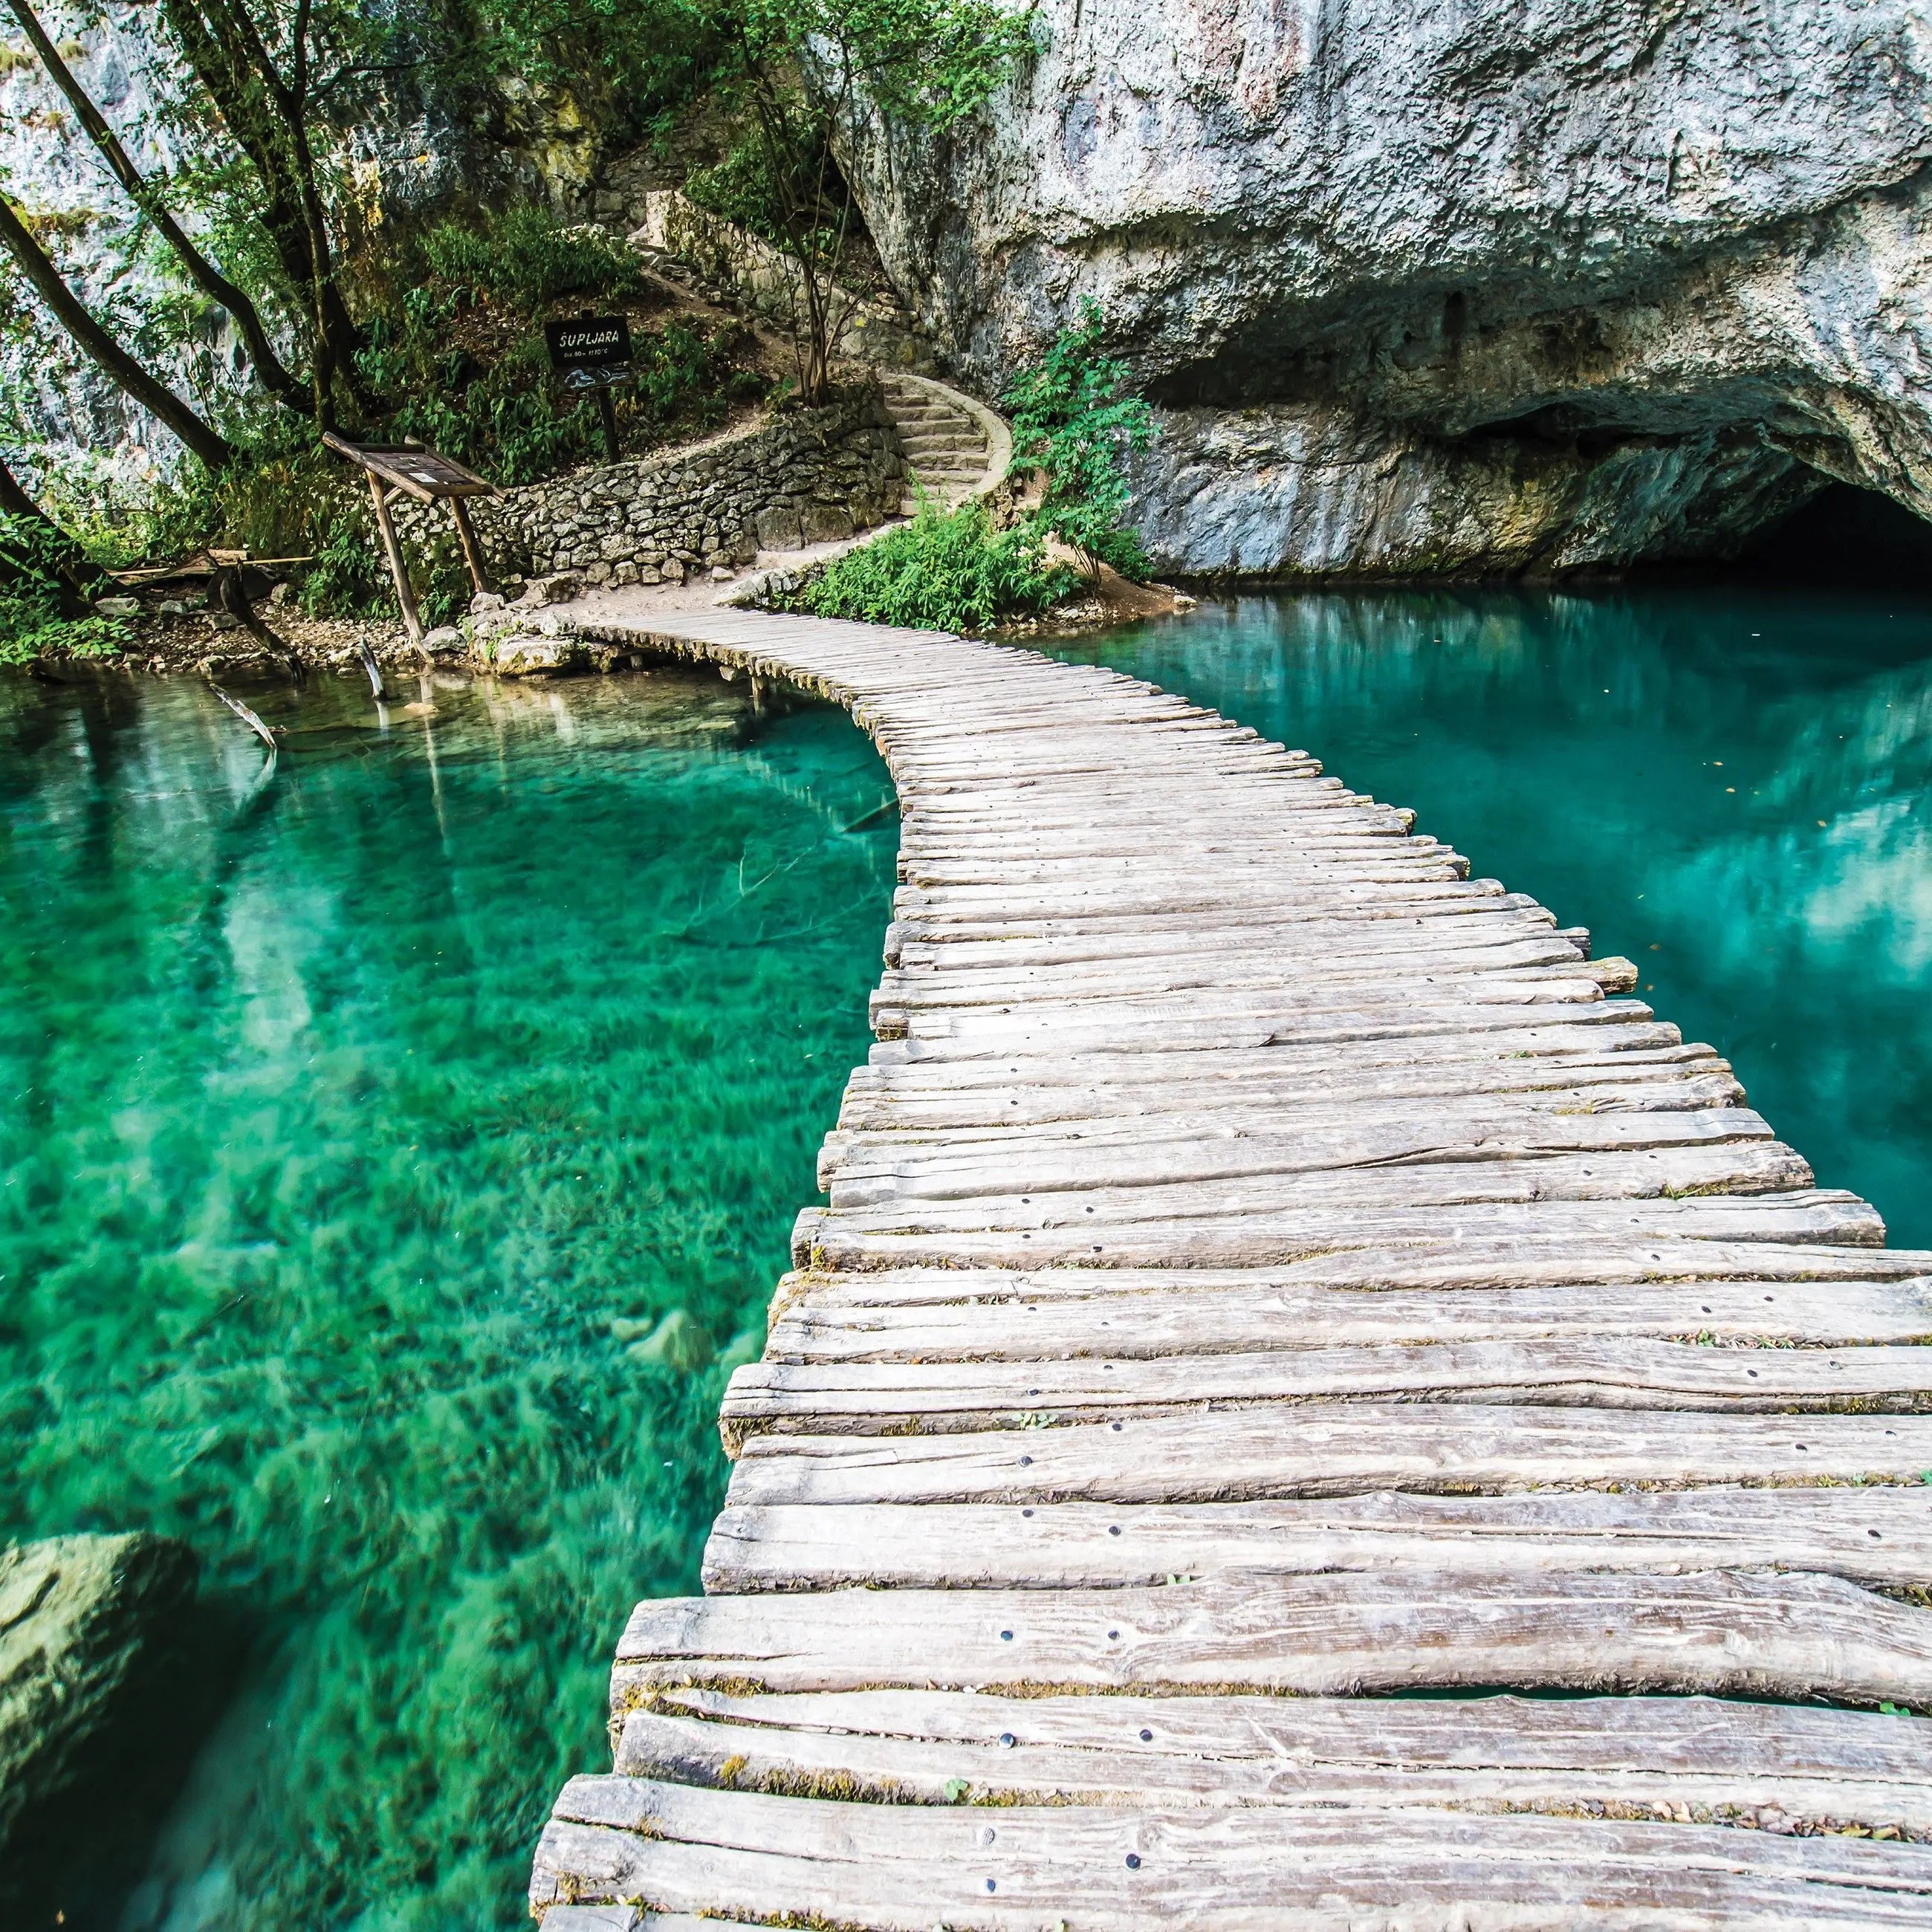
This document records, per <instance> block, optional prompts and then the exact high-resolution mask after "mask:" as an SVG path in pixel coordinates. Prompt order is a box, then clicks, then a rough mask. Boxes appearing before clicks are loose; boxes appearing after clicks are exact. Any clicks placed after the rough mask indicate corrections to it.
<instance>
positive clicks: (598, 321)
mask: <svg viewBox="0 0 1932 1932" xmlns="http://www.w3.org/2000/svg"><path fill="white" fill-rule="evenodd" d="M544 341H545V343H546V344H548V345H549V348H550V367H551V368H553V369H554V370H555V371H556V372H557V374H559V376H561V377H562V378H563V386H564V387H565V389H608V388H609V387H610V385H611V384H612V383H623V382H628V380H630V375H631V325H630V323H628V321H627V320H625V317H622V316H621V315H575V316H571V317H568V318H567V319H565V320H560V321H556V322H547V323H544Z"/></svg>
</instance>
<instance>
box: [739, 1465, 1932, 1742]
mask: <svg viewBox="0 0 1932 1932" xmlns="http://www.w3.org/2000/svg"><path fill="white" fill-rule="evenodd" d="M1412 1566H1413V1567H1415V1568H1422V1569H1436V1570H1442V1571H1455V1570H1467V1571H1481V1572H1487V1573H1489V1574H1500V1573H1502V1572H1505V1571H1526V1572H1532V1573H1535V1574H1547V1573H1549V1572H1551V1571H1560V1570H1631V1571H1671V1570H1707V1569H1715V1568H1730V1569H1754V1568H1763V1569H1791V1570H1802V1571H1814V1572H1817V1574H1821V1575H1827V1576H1834V1577H1843V1578H1844V1579H1845V1580H1846V1581H1847V1582H1849V1583H1863V1584H1867V1585H1870V1586H1879V1587H1882V1588H1886V1589H1900V1590H1915V1589H1921V1588H1923V1587H1924V1582H1925V1579H1926V1578H1927V1577H1928V1576H1932V1487H1927V1486H1926V1485H1924V1484H1917V1485H1914V1486H1912V1487H1905V1486H1903V1485H1891V1486H1885V1487H1878V1486H1874V1487H1870V1488H1864V1489H1842V1488H1834V1489H1823V1490H1805V1489H1781V1490H1762V1489H1760V1490H1753V1489H1741V1488H1738V1487H1726V1488H1711V1489H1697V1490H1630V1491H1625V1492H1622V1493H1616V1492H1607V1491H1604V1490H1541V1491H1532V1492H1529V1493H1522V1494H1517V1495H1514V1496H1413V1495H1404V1494H1403V1493H1399V1492H1397V1491H1394V1490H1374V1491H1370V1492H1368V1493H1365V1494H1363V1495H1360V1496H1332V1497H1322V1498H1298V1497H1292V1498H1286V1499H1280V1500H1276V1501H1273V1502H1246V1503H1189V1504H1167V1503H1156V1504H1137V1505H1133V1504H1120V1503H1109V1504H1097V1503H1074V1502H1063V1503H1040V1504H1037V1505H1005V1506H998V1505H974V1504H950V1505H949V1504H943V1503H926V1504H919V1505H903V1504H897V1505H895V1504H890V1503H875V1504H853V1505H847V1506H845V1507H844V1508H838V1507H832V1506H827V1505H817V1506H812V1505H782V1504H781V1505H772V1506H770V1507H766V1508H745V1507H740V1506H736V1505H733V1506H731V1507H728V1508H726V1509H724V1511H721V1513H720V1514H719V1515H718V1519H717V1521H716V1522H715V1523H714V1524H713V1525H712V1532H711V1537H710V1540H709V1542H708V1543H707V1544H706V1547H705V1555H704V1587H705V1589H706V1590H707V1591H708V1592H711V1593H712V1594H713V1595H732V1594H742V1593H744V1592H753V1591H761V1590H826V1589H839V1588H842V1587H844V1586H851V1585H860V1584H863V1585H866V1586H886V1587H890V1588H894V1589H958V1590H983V1589H1115V1588H1118V1587H1120V1586H1123V1585H1127V1584H1155V1583H1166V1581H1168V1580H1169V1579H1170V1578H1172V1577H1211V1576H1214V1575H1217V1574H1223V1573H1225V1572H1226V1571H1232V1570H1242V1571H1287V1572H1299V1573H1302V1574H1315V1573H1318V1572H1321V1571H1331V1570H1376V1569H1379V1570H1387V1571H1394V1572H1397V1573H1400V1572H1402V1571H1405V1570H1406V1569H1408V1568H1410V1567H1412ZM1927 1748H1928V1749H1932V1741H1928V1745H1927Z"/></svg>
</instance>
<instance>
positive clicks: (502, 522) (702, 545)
mask: <svg viewBox="0 0 1932 1932" xmlns="http://www.w3.org/2000/svg"><path fill="white" fill-rule="evenodd" d="M904 474H905V465H904V460H903V459H902V458H901V456H900V455H899V450H898V434H897V432H896V431H895V430H894V429H893V428H892V422H891V420H890V419H889V417H888V416H886V413H885V410H884V408H883V406H882V404H880V400H879V396H878V393H877V391H876V390H871V389H868V390H859V391H855V392H852V393H850V394H849V395H846V396H844V397H842V398H840V399H839V400H838V401H836V402H835V403H834V404H831V405H830V406H829V407H826V408H825V409H822V410H805V411H799V412H796V413H791V414H788V415H781V416H775V417H773V418H771V419H769V420H767V421H765V422H760V423H758V424H757V425H754V427H752V428H749V429H744V430H739V431H734V432H733V433H732V434H729V435H727V436H723V437H718V439H717V440H715V441H714V442H712V443H706V444H703V445H701V446H699V447H698V448H697V449H684V450H679V451H676V452H671V453H670V454H668V455H663V456H655V457H646V458H640V459H638V460H634V461H631V462H625V463H607V464H605V465H604V466H601V467H600V468H598V469H586V470H580V471H579V472H577V474H576V475H573V476H564V477H558V478H554V479H553V480H552V481H549V482H546V483H532V484H526V485H525V486H523V487H521V488H519V489H514V490H505V492H504V493H503V494H502V496H499V497H496V498H493V499H491V498H484V499H480V500H478V501H476V502H472V505H471V508H470V514H471V516H472V518H473V519H474V520H475V525H476V531H477V535H478V538H480V539H481V542H482V545H483V550H484V556H485V558H486V559H487V562H488V564H489V566H490V570H491V571H492V573H493V574H494V575H495V576H496V577H499V578H503V577H533V576H542V575H546V574H549V573H550V572H553V571H574V572H577V573H579V574H581V576H582V577H583V580H584V581H585V582H586V583H589V584H592V585H601V584H607V583H664V582H667V581H670V582H682V580H684V578H685V577H687V576H688V575H689V574H691V572H692V571H697V570H700V569H707V568H712V567H715V566H716V565H733V564H741V563H748V562H751V559H752V558H753V557H754V556H755V555H756V554H757V552H758V551H759V550H761V549H763V550H796V549H797V548H798V547H799V546H800V545H801V544H810V543H824V542H829V541H832V540H833V539H835V538H841V537H848V536H850V535H852V534H853V532H854V531H855V530H858V529H865V528H867V527H868V526H870V525H871V524H874V523H880V522H883V520H885V518H886V517H889V516H890V515H892V514H894V513H895V511H896V510H897V508H898V502H899V498H900V494H901V487H902V485H901V478H903V476H904ZM396 507H397V517H396V521H397V528H398V533H399V534H400V535H401V537H402V538H403V541H404V544H405V547H407V548H409V549H410V550H421V548H422V547H423V545H424V544H425V541H426V540H428V539H431V538H433V537H434V536H435V535H439V534H441V533H443V532H447V530H448V529H449V512H448V511H446V510H445V509H443V508H441V507H440V505H439V506H437V508H434V509H433V510H431V509H428V508H425V507H424V506H422V505H417V504H413V503H407V504H405V503H399V504H398V505H397V506H396Z"/></svg>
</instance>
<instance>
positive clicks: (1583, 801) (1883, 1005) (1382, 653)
mask: <svg viewBox="0 0 1932 1932" xmlns="http://www.w3.org/2000/svg"><path fill="white" fill-rule="evenodd" d="M1063 655H1070V656H1079V657H1084V658H1098V659H1100V660H1103V661H1106V662H1107V663H1109V664H1115V665H1116V666H1118V667H1119V668H1121V669H1122V670H1132V671H1133V672H1135V673H1137V674H1139V675H1141V676H1146V677H1149V678H1152V679H1155V680H1156V681H1157V682H1160V683H1162V684H1163V685H1168V686H1169V687H1170V688H1178V689H1180V690H1182V691H1187V693H1188V694H1190V695H1191V696H1193V697H1196V698H1198V699H1199V700H1202V702H1204V703H1211V704H1213V705H1215V706H1218V707H1219V708H1220V709H1222V710H1223V711H1225V712H1228V713H1229V715H1232V716H1233V717H1235V718H1239V719H1240V720H1241V721H1242V722H1244V723H1245V724H1253V725H1254V726H1256V727H1258V728H1259V729H1260V730H1262V731H1263V732H1264V733H1265V734H1267V735H1268V736H1275V737H1280V738H1284V739H1287V740H1289V742H1292V743H1294V744H1296V745H1306V746H1307V748H1309V749H1310V750H1311V751H1314V752H1315V753H1316V754H1317V755H1318V756H1319V757H1321V758H1322V759H1323V760H1325V762H1326V763H1327V765H1328V768H1329V769H1331V771H1334V772H1337V773H1339V774H1340V775H1341V776H1342V777H1343V778H1345V779H1346V781H1348V782H1349V784H1352V785H1354V786H1355V787H1358V788H1359V789H1361V790H1364V791H1370V792H1373V793H1376V795H1377V796H1380V797H1382V798H1383V799H1387V800H1388V801H1389V802H1391V803H1394V804H1400V805H1413V806H1415V808H1417V809H1418V811H1419V813H1420V814H1421V819H1420V823H1421V826H1422V829H1425V830H1427V831H1430V832H1433V833H1435V834H1436V835H1437V836H1438V837H1439V838H1443V839H1445V840H1446V841H1449V842H1451V843H1452V844H1454V845H1456V846H1457V847H1458V849H1460V850H1462V851H1463V852H1465V853H1467V854H1468V855H1469V857H1470V859H1471V860H1472V862H1473V864H1474V866H1475V869H1476V871H1478V873H1479V874H1490V875H1493V876H1495V877H1499V878H1501V879H1502V880H1505V882H1506V883H1508V885H1509V886H1511V887H1512V888H1513V889H1517V890H1520V891H1524V892H1533V893H1535V895H1537V896H1538V898H1541V900H1543V901H1544V903H1545V904H1547V905H1548V906H1549V907H1550V908H1551V910H1553V911H1554V912H1555V913H1556V914H1557V916H1558V918H1559V920H1560V921H1561V922H1562V923H1564V924H1566V925H1569V924H1577V925H1584V926H1589V927H1590V928H1591V929H1592V932H1594V934H1595V942H1596V946H1597V948H1598V951H1599V952H1601V953H1626V954H1628V956H1630V957H1631V958H1632V959H1635V960H1636V961H1637V962H1638V964H1639V965H1640V968H1641V969H1642V972H1643V986H1644V988H1645V989H1646V997H1647V998H1649V999H1651V1000H1652V1001H1653V1002H1654V1003H1655V1004H1656V1006H1657V1007H1658V1010H1660V1011H1661V1013H1663V1014H1664V1016H1666V1017H1667V1018H1668V1019H1673V1020H1676V1022H1679V1024H1680V1025H1682V1027H1683V1028H1684V1029H1685V1032H1686V1033H1687V1034H1689V1035H1691V1036H1692V1037H1696V1038H1699V1039H1703V1040H1709V1041H1711V1042H1712V1043H1714V1044H1715V1046H1717V1047H1718V1049H1720V1050H1721V1052H1724V1053H1725V1054H1727V1055H1729V1056H1730V1058H1731V1059H1732V1060H1733V1061H1734V1062H1735V1063H1736V1065H1737V1067H1738V1070H1739V1074H1740V1076H1742V1079H1743V1080H1744V1082H1745V1085H1746V1086H1747V1088H1748V1089H1749V1091H1750V1094H1751V1100H1752V1102H1753V1104H1754V1105H1755V1106H1758V1107H1760V1109H1762V1110H1763V1112H1765V1113H1766V1114H1767V1115H1769V1118H1771V1120H1772V1123H1773V1124H1774V1125H1775V1127H1777V1128H1778V1130H1779V1131H1780V1133H1782V1134H1783V1135H1784V1136H1785V1137H1786V1138H1787V1139H1789V1140H1790V1141H1791V1142H1793V1143H1794V1144H1795V1145H1796V1146H1798V1147H1799V1148H1801V1149H1802V1151H1804V1153H1805V1154H1806V1155H1807V1156H1808V1157H1809V1158H1810V1159H1811V1162H1812V1163H1813V1165H1814V1167H1815V1168H1816V1169H1817V1173H1818V1176H1819V1178H1820V1181H1821V1182H1822V1183H1823V1184H1826V1185H1828V1186H1838V1187H1849V1188H1852V1189H1855V1190H1857V1191H1858V1193H1861V1194H1864V1195H1865V1196H1867V1197H1869V1198H1870V1199H1871V1200H1872V1201H1873V1202H1874V1203H1875V1204H1876V1205H1877V1206H1878V1208H1879V1210H1880V1211H1881V1212H1882V1214H1884V1215H1885V1219H1886V1220H1887V1223H1888V1225H1889V1227H1890V1229H1891V1239H1892V1241H1893V1242H1894V1244H1897V1245H1913V1246H1921V1245H1922V1246H1932V1001H1928V998H1927V994H1928V992H1932V983H1928V981H1929V980H1932V796H1928V791H1927V782H1928V779H1932V603H1928V602H1927V601H1926V600H1924V599H1922V598H1921V599H1917V600H1913V601H1908V600H1906V599H1905V598H1902V597H1901V596H1900V595H1898V594H1897V593H1885V594H1876V595H1867V596H1857V595H1847V594H1845V593H1842V592H1831V593H1829V594H1826V593H1818V592H1785V591H1781V592H1778V593H1777V594H1775V595H1772V594H1769V593H1767V594H1762V595H1760V594H1755V593H1750V592H1739V591H1737V590H1735V589H1713V588H1709V587H1704V588H1698V589H1673V590H1667V591H1655V592H1643V593H1637V594H1627V593H1619V594H1613V595H1601V596H1580V595H1563V594H1537V593H1534V592H1526V593H1515V592H1502V593H1494V594H1483V595H1450V594H1442V593H1435V594H1421V593H1418V594H1403V595H1319V596H1306V597H1295V598H1278V599H1277V598H1247V599H1244V600H1242V601H1239V602H1238V603H1235V604H1228V605H1223V606H1218V607H1208V608H1205V609H1204V610H1202V611H1201V612H1199V613H1196V615H1195V616H1192V617H1190V618H1188V619H1184V620H1181V621H1178V622H1169V623H1165V624H1162V625H1154V626H1151V627H1148V628H1145V629H1144V630H1142V631H1138V632H1136V633H1133V634H1127V635H1125V636H1120V637H1112V638H1109V639H1108V640H1105V641H1104V642H1103V643H1101V644H1099V645H1097V646H1082V647H1079V648H1076V649H1067V650H1065V651H1064V652H1063Z"/></svg>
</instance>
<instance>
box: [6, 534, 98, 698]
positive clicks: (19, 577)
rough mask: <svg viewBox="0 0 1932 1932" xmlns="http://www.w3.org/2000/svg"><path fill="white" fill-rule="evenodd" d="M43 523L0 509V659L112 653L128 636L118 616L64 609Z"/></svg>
mask: <svg viewBox="0 0 1932 1932" xmlns="http://www.w3.org/2000/svg"><path fill="white" fill-rule="evenodd" d="M46 543H47V535H46V529H45V527H44V526H43V525H40V524H37V523H30V522H28V520H26V518H24V517H13V516H10V515H9V514H7V512H6V511H4V510H0V664H27V663H29V662H31V661H32V660H33V659H34V658H37V657H41V656H43V655H46V654H48V653H49V652H66V653H67V654H68V655H70V656H73V657H80V658H93V657H112V656H113V655H115V652H118V650H119V649H120V648H121V645H122V644H123V643H124V642H125V641H126V640H127V634H128V633H127V625H124V624H123V623H121V622H120V621H119V620H118V619H115V618H113V617H104V616H100V615H99V614H98V613H92V612H90V613H87V614H86V615H84V616H71V615H70V614H69V613H68V611H67V610H63V609H62V594H61V582H60V578H59V575H58V571H57V569H56V567H55V561H54V559H53V558H52V556H50V555H49V553H47V550H46Z"/></svg>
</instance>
